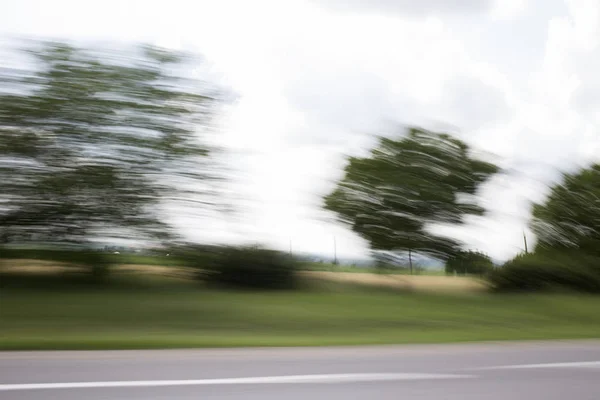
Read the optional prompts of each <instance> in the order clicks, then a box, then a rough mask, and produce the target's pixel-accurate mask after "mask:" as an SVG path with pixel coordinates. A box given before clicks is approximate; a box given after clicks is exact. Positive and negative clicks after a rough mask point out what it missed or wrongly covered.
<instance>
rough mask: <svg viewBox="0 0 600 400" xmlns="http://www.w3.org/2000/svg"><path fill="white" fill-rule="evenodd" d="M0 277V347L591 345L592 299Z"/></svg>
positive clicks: (596, 304)
mask: <svg viewBox="0 0 600 400" xmlns="http://www.w3.org/2000/svg"><path fill="white" fill-rule="evenodd" d="M35 283H36V281H35V280H32V279H31V277H28V278H27V279H26V280H19V279H16V278H15V277H7V276H0V349H4V350H8V349H14V350H16V349H124V348H173V347H221V346H303V345H349V344H384V343H432V342H454V341H479V340H509V339H515V340H516V339H561V338H597V337H600V313H599V312H598V309H600V297H591V296H576V295H535V296H533V295H491V294H474V293H472V294H463V295H456V294H455V295H450V294H447V295H433V294H423V293H421V294H418V293H404V292H399V291H392V290H389V289H388V290H386V289H381V288H373V287H371V288H365V287H358V286H350V285H340V284H337V285H336V284H334V283H320V284H318V285H313V286H310V287H307V288H305V289H303V290H299V291H295V292H272V293H265V292H231V291H217V290H211V289H207V288H205V287H202V286H201V285H200V284H199V283H196V282H193V281H184V280H181V279H166V278H160V277H140V276H133V275H130V276H128V277H127V276H126V277H122V279H121V278H119V279H117V280H116V281H115V282H114V283H113V284H112V285H109V286H96V285H93V284H88V285H84V284H81V283H78V284H74V283H70V282H69V281H65V280H61V281H57V282H56V283H55V284H53V283H52V282H50V283H49V282H48V278H43V279H42V278H40V279H39V280H38V282H37V283H38V284H37V285H36V284H35Z"/></svg>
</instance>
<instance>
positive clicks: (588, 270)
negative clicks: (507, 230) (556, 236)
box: [489, 251, 600, 293]
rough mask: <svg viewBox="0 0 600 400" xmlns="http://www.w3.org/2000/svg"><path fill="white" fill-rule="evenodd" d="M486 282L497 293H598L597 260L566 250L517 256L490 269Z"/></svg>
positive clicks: (599, 291)
mask: <svg viewBox="0 0 600 400" xmlns="http://www.w3.org/2000/svg"><path fill="white" fill-rule="evenodd" d="M489 279H490V282H491V284H492V287H494V288H495V289H496V290H498V291H543V290H574V291H582V292H592V293H600V258H598V257H596V256H591V255H586V254H583V253H581V252H566V251H550V252H539V253H529V254H521V255H518V256H517V257H515V258H514V259H512V260H510V261H508V262H507V263H506V264H504V265H503V266H502V267H501V268H497V269H496V270H494V271H493V272H492V273H491V274H490V275H489Z"/></svg>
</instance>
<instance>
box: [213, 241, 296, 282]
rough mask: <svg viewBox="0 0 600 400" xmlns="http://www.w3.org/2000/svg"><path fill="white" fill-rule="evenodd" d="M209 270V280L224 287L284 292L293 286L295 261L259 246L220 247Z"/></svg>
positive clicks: (285, 255)
mask: <svg viewBox="0 0 600 400" xmlns="http://www.w3.org/2000/svg"><path fill="white" fill-rule="evenodd" d="M208 267H209V274H208V275H207V278H208V280H209V281H210V282H214V283H217V284H219V285H223V286H229V287H238V288H255V289H285V288H292V287H294V286H295V284H296V274H295V273H296V269H297V265H296V262H295V260H294V259H293V258H292V257H290V256H288V255H287V254H283V253H281V252H278V251H273V250H268V249H263V248H259V247H227V248H223V249H221V251H220V252H219V253H218V256H217V257H215V258H214V259H213V263H212V265H210V266H208Z"/></svg>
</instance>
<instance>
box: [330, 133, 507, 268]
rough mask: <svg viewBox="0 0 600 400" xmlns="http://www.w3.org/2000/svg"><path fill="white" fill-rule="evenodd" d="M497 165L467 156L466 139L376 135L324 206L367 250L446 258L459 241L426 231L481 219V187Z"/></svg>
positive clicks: (427, 134) (349, 165) (435, 136)
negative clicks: (438, 225)
mask: <svg viewBox="0 0 600 400" xmlns="http://www.w3.org/2000/svg"><path fill="white" fill-rule="evenodd" d="M497 171H498V168H497V167H496V166H495V165H493V164H490V163H488V162H484V161H481V160H478V159H475V158H473V157H472V156H471V155H470V153H469V147H468V146H467V144H465V143H464V142H462V141H460V140H458V139H456V138H453V137H451V136H450V135H447V134H440V133H435V132H429V131H426V130H423V129H417V128H413V129H410V130H409V131H408V134H407V135H406V137H404V138H402V139H399V140H393V139H388V138H381V139H380V141H379V145H378V146H377V147H376V148H375V149H373V150H372V152H371V154H370V156H369V157H365V158H357V157H352V158H350V160H349V163H348V165H347V167H346V169H345V176H344V177H343V178H342V179H341V180H340V181H339V182H338V184H337V187H336V188H335V189H334V190H333V192H332V193H330V194H329V195H328V196H326V197H325V208H326V209H328V210H330V211H333V212H335V213H336V214H337V215H338V217H339V218H340V219H341V220H342V221H344V222H346V223H348V224H350V226H351V227H352V229H353V230H354V231H355V232H356V233H358V234H359V235H360V236H362V237H363V238H365V239H366V240H367V241H368V242H369V243H370V246H371V248H372V249H373V250H389V251H404V252H408V253H409V261H411V260H412V259H411V258H410V255H411V253H412V252H418V253H421V254H425V255H428V256H433V257H437V258H442V259H445V258H446V257H447V256H448V255H450V254H452V253H453V252H454V249H455V248H456V246H457V243H456V242H455V241H454V240H451V239H448V238H443V237H439V236H436V235H434V234H432V233H431V232H430V231H428V229H427V228H428V226H429V225H431V224H435V223H461V222H462V221H463V218H464V216H466V215H480V214H482V213H483V211H484V210H483V209H482V208H481V207H480V206H478V205H477V204H476V203H475V202H474V197H475V196H474V195H475V194H476V191H477V188H478V187H479V185H480V184H482V183H483V182H485V181H486V180H487V179H489V177H490V176H491V175H493V174H494V173H496V172H497Z"/></svg>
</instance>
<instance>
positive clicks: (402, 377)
mask: <svg viewBox="0 0 600 400" xmlns="http://www.w3.org/2000/svg"><path fill="white" fill-rule="evenodd" d="M49 398H56V399H62V400H73V399H86V400H99V399H103V400H107V399H110V400H117V399H118V400H121V399H122V400H125V399H126V400H137V399H139V400H142V399H143V400H158V399H164V400H167V399H168V400H173V399H194V400H196V399H203V400H211V399H219V400H230V399H261V400H263V399H264V400H275V399H277V400H279V399H294V400H295V399H298V400H299V399H303V400H304V399H310V400H317V399H328V400H336V399H394V400H397V399H425V400H434V399H435V400H441V399H443V400H455V399H456V400H485V399H489V400H508V399H510V400H513V399H526V400H538V399H540V400H542V399H543V400H552V399H557V400H558V399H560V400H564V399H568V400H598V399H600V341H580V342H575V341H564V342H519V343H485V344H450V345H413V346H377V347H343V348H342V347H340V348H295V349H288V348H285V349H281V348H271V349H209V350H148V351H146V350H141V351H79V352H66V351H51V352H0V399H3V400H17V399H19V400H20V399H28V400H37V399H49Z"/></svg>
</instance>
